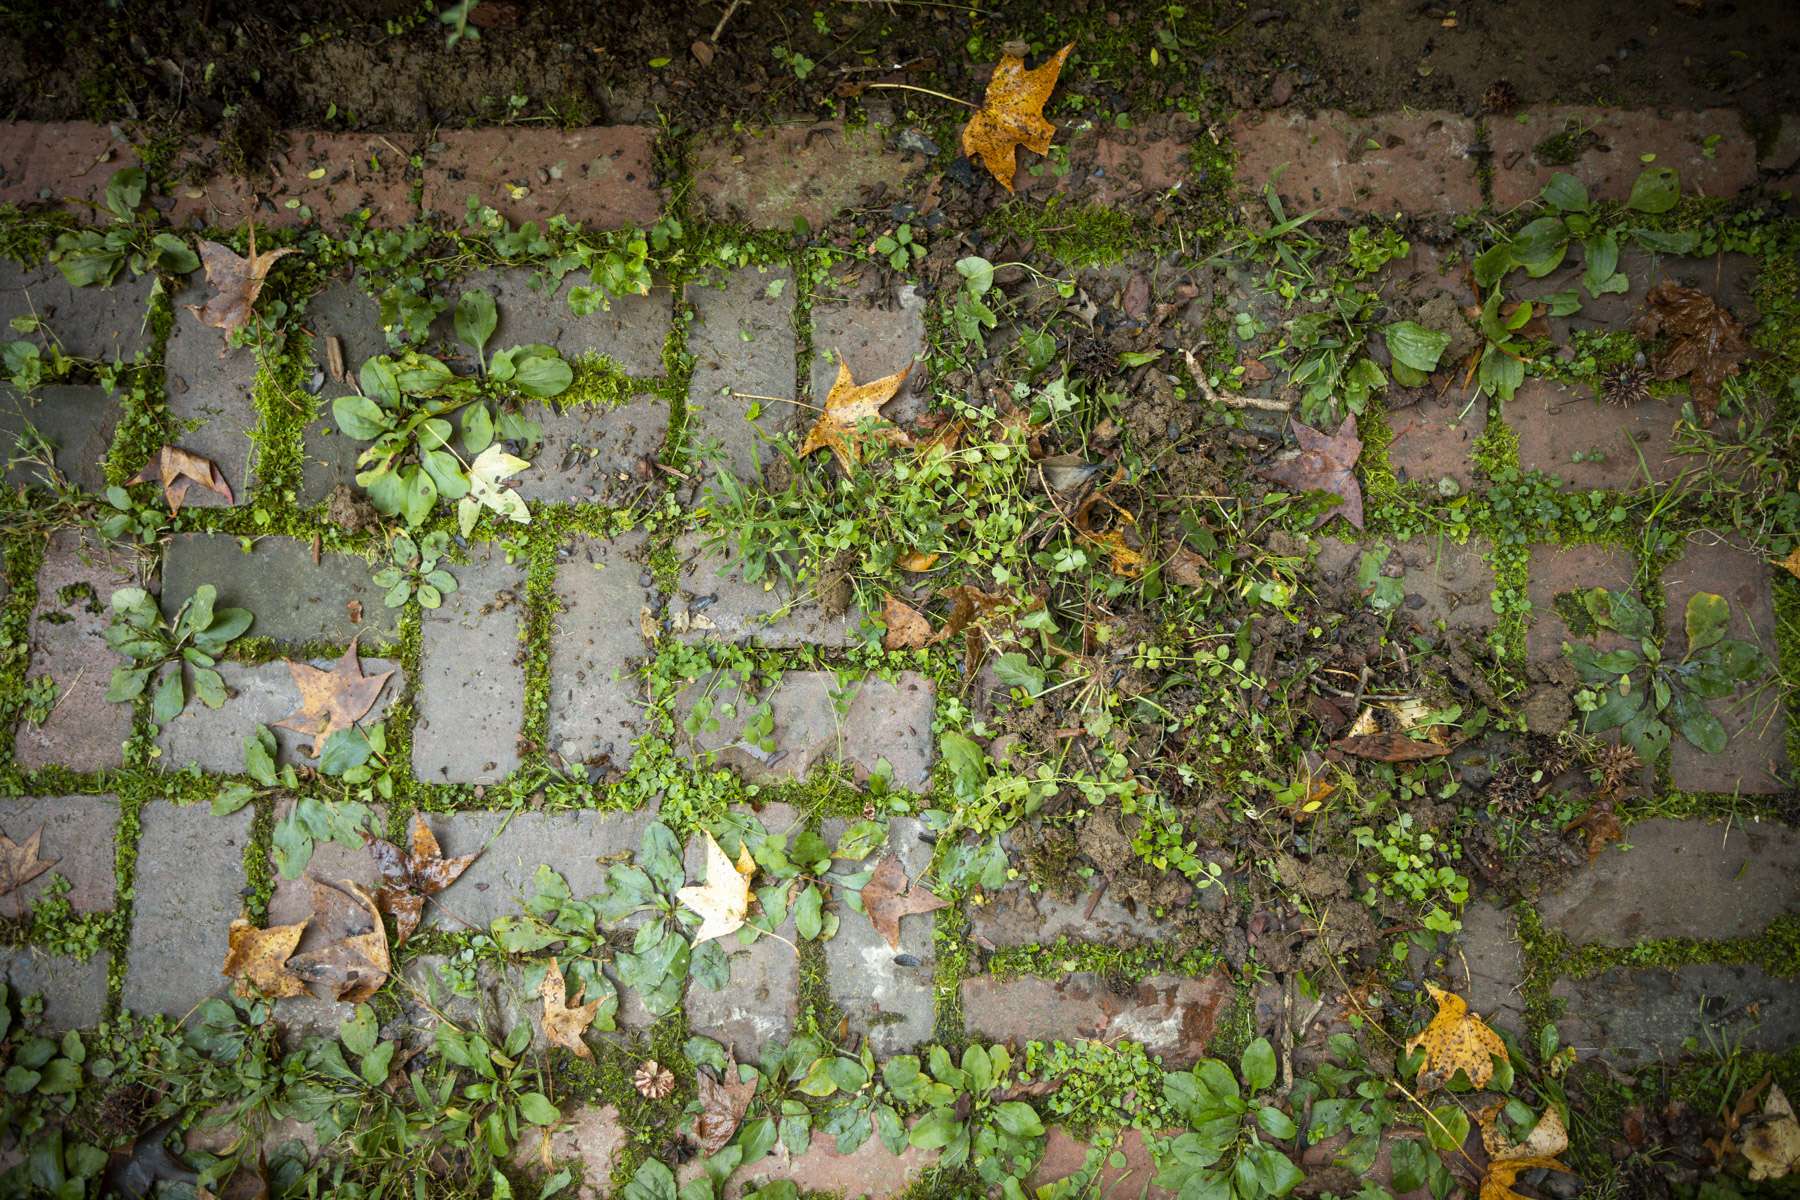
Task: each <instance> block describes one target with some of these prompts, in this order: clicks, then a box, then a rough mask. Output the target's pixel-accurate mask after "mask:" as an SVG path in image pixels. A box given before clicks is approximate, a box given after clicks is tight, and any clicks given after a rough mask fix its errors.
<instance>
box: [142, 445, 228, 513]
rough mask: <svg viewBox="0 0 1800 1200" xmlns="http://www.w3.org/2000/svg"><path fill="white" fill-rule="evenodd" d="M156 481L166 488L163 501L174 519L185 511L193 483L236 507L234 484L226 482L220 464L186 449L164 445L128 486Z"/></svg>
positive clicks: (163, 490)
mask: <svg viewBox="0 0 1800 1200" xmlns="http://www.w3.org/2000/svg"><path fill="white" fill-rule="evenodd" d="M153 481H154V482H155V483H157V484H158V485H159V486H161V488H162V492H163V502H164V503H165V504H167V505H168V506H169V515H170V516H171V517H172V516H174V515H175V514H176V513H179V512H180V511H181V506H182V504H183V503H185V502H186V500H187V493H188V487H189V485H190V484H195V483H197V484H199V485H200V486H201V487H203V488H205V489H206V490H207V491H209V492H212V493H213V494H214V495H217V496H222V497H224V499H225V503H227V504H234V503H236V501H235V500H233V499H232V495H231V485H230V484H229V483H226V482H225V476H224V475H222V474H221V473H220V472H219V468H218V465H217V464H216V463H214V462H213V461H212V460H211V459H209V458H201V457H200V456H199V455H198V454H195V453H194V452H193V451H191V450H183V449H182V448H181V447H180V446H167V445H165V446H161V447H159V448H158V449H157V451H156V453H154V454H152V455H151V456H150V461H149V462H147V463H145V464H144V469H143V470H141V471H139V472H138V473H137V474H136V475H133V476H132V477H131V478H130V479H129V480H127V481H126V482H127V483H150V482H153Z"/></svg>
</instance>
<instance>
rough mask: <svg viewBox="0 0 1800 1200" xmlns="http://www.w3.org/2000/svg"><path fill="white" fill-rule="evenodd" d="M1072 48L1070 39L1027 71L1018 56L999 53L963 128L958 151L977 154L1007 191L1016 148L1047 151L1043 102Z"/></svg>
mask: <svg viewBox="0 0 1800 1200" xmlns="http://www.w3.org/2000/svg"><path fill="white" fill-rule="evenodd" d="M1073 49H1075V43H1074V42H1070V43H1069V44H1068V45H1066V46H1064V47H1063V48H1062V49H1061V50H1058V51H1057V52H1056V53H1055V54H1054V55H1053V56H1051V57H1050V58H1048V59H1046V60H1045V61H1044V63H1043V65H1041V66H1039V67H1036V68H1034V69H1033V70H1029V71H1027V70H1026V69H1025V60H1024V59H1023V58H1020V57H1019V56H1018V55H1016V54H1004V55H1002V56H1001V58H1000V63H999V65H998V66H996V67H995V68H994V74H993V75H992V77H990V78H989V79H988V86H987V96H986V97H985V98H984V99H983V100H982V103H981V107H980V108H979V109H977V110H976V112H975V115H974V116H972V117H970V118H969V123H968V124H967V125H965V126H963V135H962V145H963V153H964V154H966V155H967V156H968V157H970V158H972V159H973V158H979V159H980V160H981V165H982V166H984V167H986V168H987V169H988V173H989V174H991V175H993V177H994V178H995V179H997V180H999V181H1000V186H1001V187H1003V188H1005V189H1006V190H1007V191H1009V192H1010V191H1012V190H1013V175H1014V174H1015V173H1016V172H1017V171H1018V154H1017V148H1018V147H1020V146H1023V147H1025V148H1026V149H1027V150H1030V151H1031V152H1032V153H1034V154H1047V153H1049V151H1050V139H1051V138H1052V137H1054V136H1055V135H1056V126H1054V125H1052V124H1051V123H1050V122H1049V121H1047V120H1045V119H1044V105H1045V103H1046V102H1048V101H1049V99H1050V93H1051V92H1053V91H1055V90H1056V77H1057V76H1058V75H1060V74H1061V73H1062V68H1063V60H1064V59H1066V58H1068V57H1069V52H1070V51H1071V50H1073Z"/></svg>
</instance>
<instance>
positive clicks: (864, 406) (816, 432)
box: [800, 355, 912, 475]
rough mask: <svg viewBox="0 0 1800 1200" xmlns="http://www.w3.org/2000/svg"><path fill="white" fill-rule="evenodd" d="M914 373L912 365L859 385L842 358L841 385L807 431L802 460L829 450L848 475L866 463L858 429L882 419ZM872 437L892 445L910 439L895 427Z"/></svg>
mask: <svg viewBox="0 0 1800 1200" xmlns="http://www.w3.org/2000/svg"><path fill="white" fill-rule="evenodd" d="M911 371H912V364H910V363H908V364H907V367H906V370H904V371H901V372H900V373H899V374H897V375H888V376H885V377H883V378H881V379H877V380H874V381H873V382H871V383H857V382H855V381H854V380H852V379H851V378H850V364H849V363H847V362H845V361H844V359H843V356H842V355H840V356H839V357H838V375H837V382H836V383H833V384H832V385H831V392H830V394H829V395H827V396H826V397H825V411H824V412H822V413H820V414H819V419H818V420H817V421H814V422H813V427H812V428H811V429H809V430H807V431H806V441H804V442H802V443H801V445H800V457H801V458H805V457H806V456H807V455H809V454H811V453H812V452H813V451H815V450H820V449H825V448H829V449H830V450H831V456H832V457H833V458H835V459H837V464H838V466H840V467H842V468H843V470H844V474H846V475H848V474H849V473H850V470H851V468H853V467H854V466H856V464H857V463H858V462H860V461H862V449H861V447H860V445H859V444H858V442H857V439H858V438H859V437H860V436H863V435H862V434H861V432H860V430H859V429H858V428H857V426H858V425H859V424H860V423H861V422H862V421H864V420H879V419H880V418H881V406H882V405H884V404H886V403H887V402H888V401H890V400H892V399H893V398H894V396H895V394H896V393H898V392H899V391H900V385H901V384H902V383H905V382H906V377H907V375H908V374H909V373H911ZM869 436H873V437H881V438H885V439H886V440H888V441H891V442H902V443H904V442H905V441H907V440H908V439H907V437H906V434H904V433H903V432H901V431H900V430H898V429H895V428H894V427H893V426H891V425H890V426H886V427H884V428H879V429H876V430H873V431H871V433H870V434H869Z"/></svg>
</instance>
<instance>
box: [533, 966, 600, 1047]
mask: <svg viewBox="0 0 1800 1200" xmlns="http://www.w3.org/2000/svg"><path fill="white" fill-rule="evenodd" d="M538 995H540V996H541V997H543V1000H544V1036H545V1037H547V1038H549V1039H550V1041H551V1043H552V1044H553V1045H557V1046H561V1047H563V1048H564V1049H566V1050H573V1051H574V1052H575V1054H576V1056H577V1057H580V1058H592V1057H594V1052H593V1051H592V1050H589V1049H588V1047H587V1043H586V1042H584V1041H582V1040H581V1035H582V1033H583V1031H585V1030H586V1029H587V1027H588V1026H590V1025H592V1024H593V1023H594V1017H595V1015H596V1014H597V1013H598V1012H599V1011H600V1002H599V1001H598V1000H588V999H587V992H585V991H583V992H582V993H581V995H579V996H577V997H576V998H575V1007H573V1008H570V1007H569V992H568V985H567V984H565V983H564V982H563V974H562V968H561V967H559V966H557V965H556V959H554V958H552V959H551V960H550V968H549V970H547V971H545V972H544V982H543V984H542V986H540V987H539V988H538ZM584 1000H585V1001H587V1003H585V1004H584V1003H582V1001H584Z"/></svg>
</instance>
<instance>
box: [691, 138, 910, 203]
mask: <svg viewBox="0 0 1800 1200" xmlns="http://www.w3.org/2000/svg"><path fill="white" fill-rule="evenodd" d="M920 162H921V160H920V159H919V158H918V157H917V156H915V155H912V154H903V153H900V152H899V151H896V150H891V149H889V148H888V146H887V144H886V142H885V141H884V140H883V139H882V137H881V134H880V133H879V132H878V131H877V130H874V129H870V128H863V129H846V128H845V127H844V125H843V123H842V122H841V121H827V122H823V123H821V124H818V125H777V126H774V127H772V128H769V129H763V130H758V131H756V132H754V133H750V134H746V135H744V136H742V137H739V138H737V139H735V140H720V141H711V142H707V143H705V144H704V145H702V146H700V147H699V149H698V150H697V151H696V153H695V162H694V191H695V193H696V194H697V195H698V196H699V198H700V202H701V204H702V205H703V206H704V207H705V209H706V211H707V214H708V215H709V216H711V217H713V218H714V219H716V220H743V221H747V222H749V223H750V224H751V225H753V226H756V227H757V228H759V229H789V228H792V227H793V224H794V220H795V218H797V217H798V218H804V219H805V221H806V223H807V224H808V225H809V226H811V227H812V228H814V229H817V228H819V227H820V226H822V225H824V224H826V223H827V222H829V221H831V220H832V219H833V218H835V217H837V216H838V215H839V214H840V213H843V212H845V211H846V210H849V209H852V208H856V207H859V206H862V205H866V204H871V203H878V202H879V198H880V197H881V196H883V195H891V193H889V192H888V189H889V187H890V186H891V187H894V188H898V187H899V186H901V185H902V183H903V181H904V180H905V178H906V176H907V175H908V174H909V173H910V172H911V171H912V170H913V168H914V167H916V166H918V165H919V164H920Z"/></svg>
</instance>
